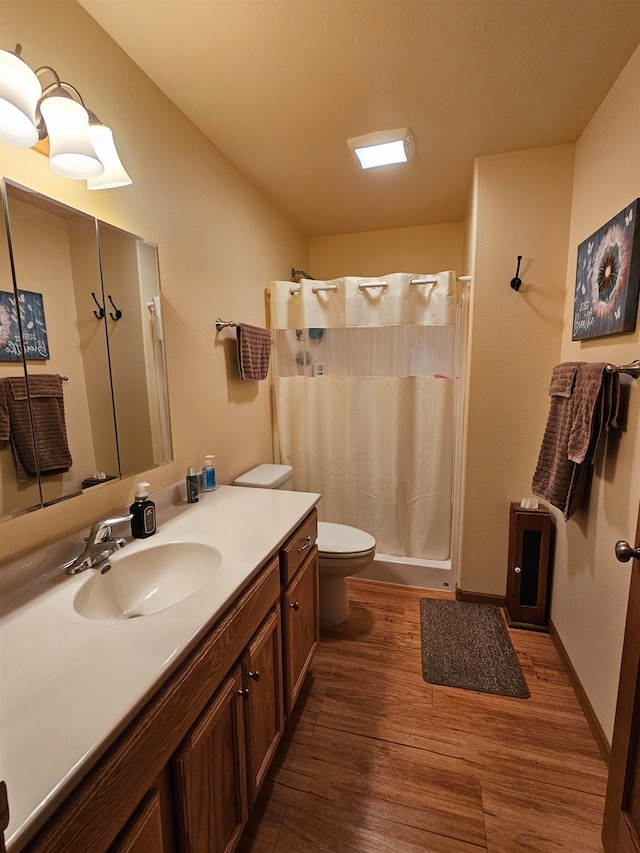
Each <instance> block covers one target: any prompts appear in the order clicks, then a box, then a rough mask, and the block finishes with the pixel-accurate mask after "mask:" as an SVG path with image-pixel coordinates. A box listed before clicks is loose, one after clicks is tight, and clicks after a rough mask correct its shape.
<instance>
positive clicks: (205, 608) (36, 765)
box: [0, 486, 320, 850]
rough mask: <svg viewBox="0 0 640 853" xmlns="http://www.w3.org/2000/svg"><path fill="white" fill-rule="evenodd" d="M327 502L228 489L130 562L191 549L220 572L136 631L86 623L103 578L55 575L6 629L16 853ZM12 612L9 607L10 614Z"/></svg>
mask: <svg viewBox="0 0 640 853" xmlns="http://www.w3.org/2000/svg"><path fill="white" fill-rule="evenodd" d="M319 498H320V496H319V495H317V494H309V493H304V492H288V491H279V490H273V491H272V490H263V489H244V488H238V487H234V486H220V487H218V489H217V490H216V491H215V492H213V493H210V494H204V495H201V497H200V501H199V502H198V503H197V504H188V505H187V504H185V506H184V508H180V509H179V510H178V511H177V514H176V516H175V517H174V518H172V519H171V520H169V521H166V522H165V523H163V522H162V521H161V520H160V521H159V524H158V532H157V533H156V534H155V536H152V537H149V538H148V539H144V540H132V541H131V542H130V543H129V544H128V545H127V546H126V548H125V549H124V550H123V551H122V552H121V553H122V554H123V555H124V554H129V553H133V552H134V549H141V548H146V547H149V546H154V545H159V544H161V543H164V542H175V541H191V542H201V543H205V544H209V545H213V546H215V548H217V549H218V551H219V552H220V553H221V555H222V565H221V567H220V569H219V570H218V571H217V572H216V574H215V577H214V578H213V580H212V581H211V582H210V583H209V584H207V585H206V586H205V587H203V588H202V589H201V590H199V591H198V592H196V593H194V594H193V595H191V596H190V597H189V598H186V599H185V600H184V601H182V602H180V603H178V604H175V605H173V606H172V607H169V608H167V609H166V610H162V611H159V612H157V613H154V614H151V615H148V616H144V617H143V618H139V619H130V620H118V621H101V620H94V619H87V618H85V617H84V616H81V615H80V614H79V613H77V612H76V611H75V609H74V605H73V601H74V598H75V596H76V594H77V593H78V590H79V589H80V587H81V586H82V585H83V584H86V583H87V582H89V581H90V580H91V579H92V578H93V577H95V570H93V569H88V570H87V571H85V572H82V573H81V574H79V575H75V576H69V575H66V574H64V573H59V572H58V573H51V574H49V575H48V577H47V578H44V579H43V583H42V591H41V592H40V591H38V594H37V595H35V596H34V597H32V598H31V599H30V600H29V601H27V602H24V601H22V602H20V603H18V604H17V606H16V607H14V608H13V609H11V602H8V605H9V606H8V607H6V608H5V610H6V615H4V616H2V618H1V619H0V655H1V657H0V779H4V780H5V781H6V783H7V790H8V796H9V811H10V823H9V827H8V829H7V830H6V832H5V838H6V841H7V847H8V849H9V850H19V849H20V848H21V847H22V846H23V845H24V844H25V843H26V841H27V840H28V839H29V838H30V837H31V836H32V835H33V834H34V832H35V831H36V829H37V828H38V827H39V826H40V825H41V824H42V823H43V822H44V821H45V819H46V818H47V817H48V816H49V815H50V814H51V813H52V811H53V810H54V808H55V807H56V806H57V805H58V804H59V803H60V802H61V800H62V799H63V798H64V796H65V795H66V794H67V793H68V791H69V790H70V789H71V788H72V786H73V785H74V784H75V782H76V780H77V779H78V778H79V776H78V774H80V773H84V772H86V770H87V769H88V768H89V767H90V766H91V765H92V764H93V763H94V762H95V761H96V760H97V759H98V757H99V756H100V755H101V754H102V752H103V751H104V750H105V749H106V747H107V746H108V745H109V744H110V743H111V742H112V741H113V740H114V739H115V737H116V736H117V735H118V734H119V733H120V732H121V731H122V729H123V728H124V726H125V725H126V724H127V723H128V722H129V721H130V720H131V719H132V717H133V716H134V715H135V713H136V712H137V711H138V710H139V709H140V707H141V706H142V705H143V704H144V702H145V701H146V700H147V699H148V698H149V697H150V696H151V695H152V694H153V693H154V692H155V690H156V689H157V687H158V686H159V684H160V683H162V682H163V681H164V680H165V679H166V677H167V676H168V674H169V672H171V670H172V669H173V668H174V667H175V665H176V664H177V662H178V661H179V660H180V659H181V658H182V657H183V656H184V655H185V653H186V652H187V650H188V649H190V648H192V647H193V646H194V645H195V643H196V642H197V640H198V639H199V638H200V637H201V636H202V635H203V634H204V633H205V631H206V630H207V629H208V628H209V627H210V626H211V625H212V624H213V623H214V622H215V620H216V618H217V617H218V616H220V615H221V614H222V613H223V612H224V610H226V608H227V607H228V605H229V604H230V603H231V602H232V601H233V600H234V599H235V598H236V596H237V595H238V593H239V592H240V591H241V590H242V589H243V588H244V587H245V586H246V585H247V583H248V582H249V581H250V580H251V578H252V577H253V576H254V575H255V574H256V572H257V570H258V568H259V567H260V566H261V565H262V564H263V563H264V561H265V560H266V559H267V558H268V557H269V556H270V555H271V554H273V553H275V551H276V550H277V549H278V548H279V546H280V545H281V544H282V543H283V542H284V541H285V540H286V539H287V537H288V536H289V534H290V533H291V532H292V531H293V530H294V529H295V528H296V527H297V525H298V524H299V522H300V521H301V520H302V519H303V518H304V517H305V516H306V515H307V514H308V513H309V511H310V510H311V509H312V508H313V507H314V506H315V504H316V503H317V502H318V500H319ZM3 603H4V602H3Z"/></svg>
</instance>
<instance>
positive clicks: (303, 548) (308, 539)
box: [298, 536, 311, 554]
mask: <svg viewBox="0 0 640 853" xmlns="http://www.w3.org/2000/svg"><path fill="white" fill-rule="evenodd" d="M310 545H311V537H310V536H307V538H306V539H305V540H304V543H303V544H302V545H301V546H300V547H299V548H298V554H299V553H300V551H306V550H307V548H308V547H309V546H310Z"/></svg>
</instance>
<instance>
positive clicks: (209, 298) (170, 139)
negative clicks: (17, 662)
mask: <svg viewBox="0 0 640 853" xmlns="http://www.w3.org/2000/svg"><path fill="white" fill-rule="evenodd" d="M0 20H1V21H2V39H3V44H4V45H5V46H6V45H11V44H15V43H16V42H20V44H22V46H23V56H24V58H25V60H26V61H27V62H28V63H29V64H31V66H32V67H37V66H39V65H44V64H48V65H52V66H53V67H55V68H56V69H57V70H58V71H59V73H60V74H61V76H62V78H63V79H66V80H69V81H70V82H72V83H73V84H74V85H76V86H77V87H78V88H79V89H80V91H81V93H82V95H83V97H84V98H85V101H86V102H87V104H88V105H89V106H90V107H91V108H92V109H93V110H94V111H95V112H96V113H97V115H99V116H100V118H101V119H102V120H103V121H106V122H107V123H108V124H110V125H111V127H112V129H113V131H114V136H115V139H116V142H117V144H118V148H119V150H120V154H121V157H122V159H123V162H124V164H125V166H126V168H127V171H128V172H129V173H130V175H131V177H132V178H133V180H134V183H133V186H131V187H127V188H125V189H119V190H108V191H102V192H88V191H87V190H86V186H85V184H84V183H82V182H75V181H71V180H68V179H65V178H61V177H58V176H56V175H54V173H53V172H51V170H50V169H49V167H48V164H47V160H46V159H45V158H44V157H43V156H41V155H39V154H36V153H35V152H33V151H31V150H24V149H18V148H11V147H8V146H1V147H0V161H1V162H0V166H1V170H2V174H3V175H6V176H7V177H9V178H11V179H13V180H15V181H17V182H19V183H22V184H25V185H27V186H29V187H33V188H34V189H36V190H38V191H40V192H43V193H45V194H47V195H49V196H51V197H53V198H56V199H58V200H60V201H63V202H65V203H67V204H70V205H72V206H74V207H77V208H79V209H81V210H85V211H86V212H88V213H91V214H93V215H96V216H98V217H99V218H101V219H103V220H105V221H106V222H110V223H112V224H113V225H116V226H118V227H120V228H123V229H125V230H127V231H130V232H132V233H134V234H139V235H141V236H143V237H145V238H146V239H148V240H151V241H152V242H155V243H157V244H158V246H159V258H160V276H161V282H162V292H163V306H164V323H165V330H166V334H165V338H166V346H167V361H168V374H169V392H170V400H171V416H172V430H173V442H174V454H175V462H174V463H173V464H171V465H167V466H164V467H161V468H158V469H155V470H152V471H150V472H147V474H146V475H145V479H147V480H149V482H150V483H151V489H152V490H155V489H159V488H161V487H163V486H165V485H168V484H169V483H172V482H175V481H176V480H178V479H180V478H182V477H183V476H184V473H185V468H186V466H187V465H201V464H202V461H203V458H204V455H205V454H206V453H215V454H216V462H217V470H218V478H219V481H220V482H221V483H228V482H230V481H231V479H232V478H233V477H234V476H235V475H237V474H239V473H240V472H241V471H242V470H245V469H246V468H248V467H250V466H252V465H254V464H257V463H258V462H261V461H265V460H266V461H269V460H270V459H271V458H272V457H271V453H272V450H271V427H270V407H269V391H268V387H267V383H266V382H262V383H251V382H242V381H241V380H240V379H238V378H237V373H236V368H235V364H234V360H233V358H234V348H233V343H232V341H231V340H230V335H229V334H228V333H222V334H221V335H219V336H218V335H216V331H215V325H214V323H215V319H216V317H218V316H220V317H222V318H224V319H227V320H235V321H244V322H248V323H252V324H255V325H264V323H265V314H264V298H263V291H264V288H265V287H266V286H267V285H268V283H269V281H271V280H272V279H284V278H288V277H289V272H290V269H291V267H292V266H294V267H298V268H302V269H304V268H305V267H306V265H307V262H308V256H307V245H306V239H305V238H304V236H303V235H302V234H301V233H300V232H298V231H297V230H296V229H295V228H294V227H293V226H292V225H291V224H290V223H289V222H288V221H287V220H286V219H284V218H283V217H282V216H281V215H280V214H279V212H278V211H277V210H276V209H275V208H274V207H273V205H272V204H271V203H270V202H269V201H268V200H267V199H266V198H265V197H264V196H262V195H261V194H260V193H259V192H258V191H257V190H256V189H255V187H253V185H251V184H250V183H249V182H248V181H247V180H246V179H245V178H244V176H242V175H241V174H240V173H239V172H238V171H237V170H236V169H235V168H234V167H232V166H231V164H230V163H229V162H228V161H227V160H226V159H225V158H224V157H223V156H222V155H221V154H220V152H219V151H218V150H217V149H216V148H215V147H214V146H213V145H212V144H211V143H209V142H208V141H207V140H206V139H205V138H204V137H203V136H202V134H201V133H200V132H199V131H198V130H197V129H196V128H195V127H194V126H193V125H192V124H191V123H190V122H189V121H187V119H186V118H185V117H184V116H183V115H182V114H181V113H180V112H179V111H178V110H177V109H176V107H175V106H174V105H173V104H172V103H171V102H170V101H169V100H168V98H166V97H165V96H164V95H163V94H162V93H161V92H160V91H159V90H158V89H157V88H156V87H155V86H153V85H152V84H151V82H150V81H149V80H148V78H147V77H146V76H145V75H144V74H143V73H142V72H141V71H140V70H139V69H138V68H137V67H136V66H135V65H134V64H133V63H132V62H131V61H130V60H129V58H128V57H127V56H126V54H125V53H124V52H123V51H121V50H120V49H119V48H118V47H117V46H116V45H115V43H114V42H113V41H112V40H111V39H110V38H109V37H108V36H107V35H106V34H105V33H104V32H103V31H102V30H101V29H100V28H99V27H98V26H97V25H96V24H95V22H94V21H93V20H92V19H91V18H90V17H89V16H88V15H87V14H86V13H85V12H84V10H83V9H82V8H81V7H80V6H78V5H77V4H76V3H73V2H66V0H65V2H58V0H30V2H28V3H25V2H21V0H0ZM136 479H140V478H139V477H138V478H136ZM133 493H134V484H133V479H132V478H128V479H125V480H123V481H122V482H120V483H116V484H113V485H111V484H110V485H108V486H105V487H103V488H100V489H98V490H96V491H95V492H93V493H90V494H87V495H83V496H82V497H79V498H73V499H71V500H69V501H65V502H64V503H62V504H59V505H56V506H52V507H47V508H46V509H45V510H38V511H37V512H36V513H32V514H29V515H26V516H22V517H20V518H17V519H14V520H12V521H9V522H6V523H4V524H3V525H2V532H1V535H0V561H2V560H3V559H7V558H9V557H11V556H13V555H16V554H18V553H20V552H21V551H23V550H25V549H27V548H29V547H33V546H34V545H37V544H39V543H41V542H44V541H46V540H48V539H50V538H52V537H55V536H58V535H60V534H61V533H64V532H65V531H66V530H71V529H74V528H77V527H78V526H81V525H82V526H84V525H87V524H89V523H90V522H91V521H93V520H94V519H96V518H97V517H99V516H101V515H102V514H104V513H106V512H109V511H111V510H112V509H114V508H116V507H121V506H125V505H128V504H129V503H131V500H132V497H133Z"/></svg>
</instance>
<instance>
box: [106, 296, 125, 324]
mask: <svg viewBox="0 0 640 853" xmlns="http://www.w3.org/2000/svg"><path fill="white" fill-rule="evenodd" d="M107 299H108V300H109V302H110V303H111V304H112V305H113V311H115V312H116V313H115V314H114V313H113V311H109V316H110V317H111V319H112V320H119V319H120V317H122V311H121V310H120V309H119V308H116V306H115V303H114V301H113V299H112V298H111V294H110V293H107Z"/></svg>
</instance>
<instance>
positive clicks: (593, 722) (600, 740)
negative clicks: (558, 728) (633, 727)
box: [549, 619, 611, 766]
mask: <svg viewBox="0 0 640 853" xmlns="http://www.w3.org/2000/svg"><path fill="white" fill-rule="evenodd" d="M549 635H550V636H551V639H552V640H553V644H554V646H555V647H556V651H557V652H558V656H559V658H560V660H561V661H562V664H563V666H564V668H565V669H566V671H567V675H568V676H569V681H570V682H571V686H572V687H573V692H574V693H575V694H576V697H577V699H578V702H579V703H580V707H581V708H582V713H583V714H584V715H585V717H586V720H587V723H588V725H589V728H590V729H591V733H592V734H593V736H594V738H595V741H596V743H597V744H598V749H599V750H600V755H602V757H603V758H604V760H605V762H606V763H607V766H608V765H609V758H610V757H611V747H610V746H609V741H608V740H607V736H606V735H605V733H604V730H603V728H602V726H601V725H600V721H599V720H598V718H597V717H596V714H595V711H594V710H593V706H592V704H591V702H590V701H589V698H588V696H587V694H586V693H585V690H584V687H583V686H582V683H581V681H580V679H579V678H578V673H577V672H576V671H575V669H574V668H573V664H572V663H571V658H570V657H569V655H568V653H567V650H566V649H565V647H564V643H563V642H562V639H561V637H560V634H558V630H557V628H556V626H555V625H554V624H553V622H552V620H551V619H550V620H549Z"/></svg>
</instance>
